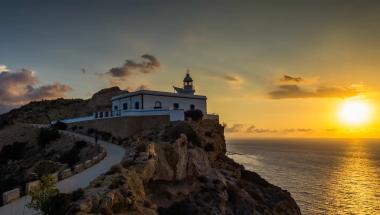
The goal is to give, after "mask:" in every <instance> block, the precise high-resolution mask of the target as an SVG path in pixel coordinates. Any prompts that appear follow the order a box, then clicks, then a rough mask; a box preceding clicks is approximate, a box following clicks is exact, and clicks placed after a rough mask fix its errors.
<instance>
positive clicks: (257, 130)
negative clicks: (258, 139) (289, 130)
mask: <svg viewBox="0 0 380 215" xmlns="http://www.w3.org/2000/svg"><path fill="white" fill-rule="evenodd" d="M253 132H254V133H260V134H262V133H277V130H276V129H267V128H256V129H254V130H253Z"/></svg>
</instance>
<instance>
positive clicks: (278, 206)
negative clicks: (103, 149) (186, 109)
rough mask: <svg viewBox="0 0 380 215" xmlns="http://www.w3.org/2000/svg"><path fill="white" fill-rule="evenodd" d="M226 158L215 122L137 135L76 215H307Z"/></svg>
mask: <svg viewBox="0 0 380 215" xmlns="http://www.w3.org/2000/svg"><path fill="white" fill-rule="evenodd" d="M225 153H226V144H225V141H224V134H223V127H222V126H221V125H219V124H218V123H216V122H214V121H210V120H203V121H201V122H190V123H186V122H181V123H174V124H171V125H170V126H165V127H164V128H156V129H152V130H150V131H146V132H144V133H143V134H140V135H135V137H134V138H133V139H131V140H130V141H129V143H128V146H126V156H125V158H124V160H123V162H122V163H121V164H120V165H117V166H114V167H113V168H112V169H111V170H110V171H109V172H108V173H107V174H105V175H102V176H100V177H98V178H97V179H95V180H94V181H93V182H92V183H91V185H90V186H89V187H88V188H86V190H85V195H84V197H82V198H81V199H80V200H79V201H77V202H74V203H72V204H71V207H70V213H74V214H75V213H76V214H87V213H103V214H112V213H122V214H189V215H190V214H192V215H193V214H301V213H300V209H299V207H298V206H297V204H296V202H295V201H294V200H293V199H292V197H291V196H290V194H289V193H288V192H287V191H284V190H282V189H281V188H279V187H276V186H274V185H272V184H270V183H268V182H267V181H266V180H264V179H262V178H261V177H260V176H259V175H258V174H256V173H254V172H249V171H247V170H245V169H244V167H243V166H241V165H239V164H237V163H235V162H234V161H233V160H232V159H230V158H228V157H227V156H226V155H225Z"/></svg>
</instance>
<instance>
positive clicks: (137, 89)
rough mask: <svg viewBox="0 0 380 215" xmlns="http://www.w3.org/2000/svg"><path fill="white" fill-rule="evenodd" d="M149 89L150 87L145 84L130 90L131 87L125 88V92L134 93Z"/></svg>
mask: <svg viewBox="0 0 380 215" xmlns="http://www.w3.org/2000/svg"><path fill="white" fill-rule="evenodd" d="M149 89H150V87H149V85H147V84H140V85H139V86H138V87H136V88H132V87H127V88H126V90H127V91H129V92H134V91H139V90H149Z"/></svg>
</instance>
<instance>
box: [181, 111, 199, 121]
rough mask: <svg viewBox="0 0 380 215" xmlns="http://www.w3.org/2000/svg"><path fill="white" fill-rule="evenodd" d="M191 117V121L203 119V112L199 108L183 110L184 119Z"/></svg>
mask: <svg viewBox="0 0 380 215" xmlns="http://www.w3.org/2000/svg"><path fill="white" fill-rule="evenodd" d="M189 118H190V119H192V120H193V121H199V120H202V119H203V113H202V111H201V110H199V109H196V110H188V111H185V119H186V120H187V119H189Z"/></svg>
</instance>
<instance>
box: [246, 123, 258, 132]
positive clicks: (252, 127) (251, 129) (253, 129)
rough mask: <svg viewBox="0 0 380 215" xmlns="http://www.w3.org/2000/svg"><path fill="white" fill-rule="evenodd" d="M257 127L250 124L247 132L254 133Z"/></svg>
mask: <svg viewBox="0 0 380 215" xmlns="http://www.w3.org/2000/svg"><path fill="white" fill-rule="evenodd" d="M255 129H256V126H254V125H251V126H249V127H248V128H247V130H246V132H247V133H252V132H254V131H255Z"/></svg>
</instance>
